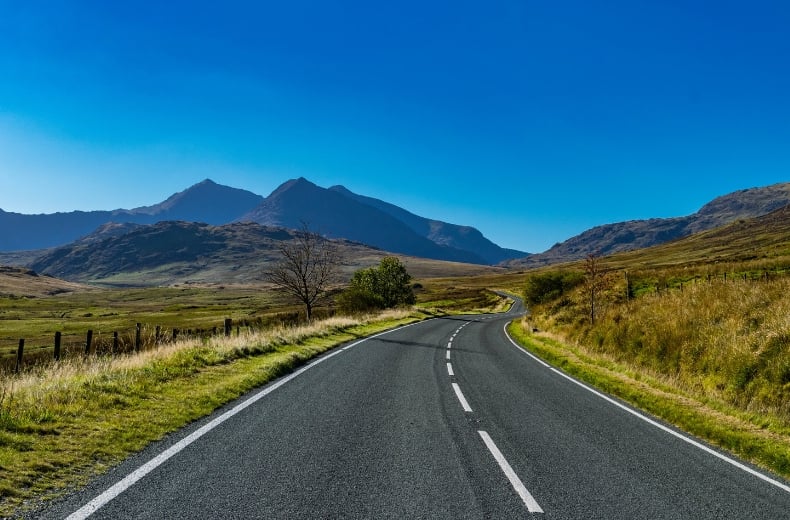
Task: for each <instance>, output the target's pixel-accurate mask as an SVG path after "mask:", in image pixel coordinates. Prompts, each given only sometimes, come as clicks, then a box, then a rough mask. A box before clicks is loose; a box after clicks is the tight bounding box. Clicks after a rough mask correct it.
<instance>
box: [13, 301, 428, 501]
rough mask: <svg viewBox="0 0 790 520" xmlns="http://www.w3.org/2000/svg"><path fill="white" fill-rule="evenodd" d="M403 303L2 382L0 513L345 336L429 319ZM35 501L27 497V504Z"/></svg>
mask: <svg viewBox="0 0 790 520" xmlns="http://www.w3.org/2000/svg"><path fill="white" fill-rule="evenodd" d="M426 316H428V314H426V313H415V312H413V311H408V310H395V311H388V312H386V313H382V314H377V315H369V316H361V317H355V318H341V317H338V318H331V319H327V320H324V321H320V322H314V323H312V324H309V325H300V326H293V327H286V326H279V327H273V328H271V329H268V330H265V331H260V332H254V333H242V334H240V335H238V336H235V335H234V336H231V337H229V338H226V337H224V336H217V337H212V338H209V339H204V340H199V339H190V340H183V341H178V342H176V343H174V344H169V345H167V346H162V347H160V348H156V349H152V350H148V351H144V352H141V353H139V354H134V355H125V356H118V357H109V356H107V357H101V356H99V357H90V358H87V359H85V360H82V359H71V360H66V361H64V362H61V363H58V364H54V363H52V364H48V365H41V366H37V367H35V368H33V369H31V370H29V371H26V372H24V373H23V374H20V375H19V376H10V377H5V378H3V379H2V380H1V381H0V516H2V515H7V514H11V513H13V512H15V511H16V512H18V511H19V508H24V507H27V506H29V505H30V504H31V503H30V502H26V500H30V499H31V498H33V497H37V498H39V499H40V498H42V497H43V498H46V497H52V496H56V495H57V494H58V493H60V492H62V491H63V490H64V489H66V488H69V487H72V486H76V485H79V484H81V483H84V482H85V481H86V480H87V479H88V478H90V477H91V476H92V475H95V474H96V473H97V472H101V471H103V470H105V469H106V468H107V467H109V466H110V465H112V464H115V463H117V462H118V461H120V460H122V459H123V458H124V457H125V456H127V455H128V454H129V453H132V452H134V451H137V450H139V449H141V448H142V447H144V446H145V445H146V444H147V443H149V442H151V441H153V440H156V439H159V438H161V437H162V436H163V435H164V434H166V433H167V432H171V431H174V430H176V429H178V428H180V427H182V426H184V425H186V424H188V423H189V422H191V421H193V420H195V419H197V418H199V417H202V416H204V415H206V414H208V413H210V412H211V411H212V410H214V409H215V408H217V407H218V406H220V405H222V404H224V403H226V402H228V401H230V400H232V399H234V398H236V397H239V396H240V395H242V394H243V393H245V392H248V391H250V390H251V389H253V388H255V387H257V386H260V385H262V384H264V383H266V382H267V381H270V380H271V379H273V378H275V377H277V376H279V375H282V374H283V373H286V372H288V371H290V370H292V369H293V368H294V367H295V366H298V365H299V364H301V363H304V362H305V361H306V360H308V359H310V358H311V357H314V356H316V355H318V354H321V353H322V352H325V351H326V350H327V349H329V348H332V347H333V346H334V345H337V344H339V343H342V342H345V341H350V340H353V339H355V338H358V337H362V336H365V335H369V334H371V333H374V332H376V331H380V330H384V329H387V328H390V327H394V326H397V325H401V324H404V323H409V322H413V321H416V320H419V319H423V318H424V317H426ZM26 504H27V505H26Z"/></svg>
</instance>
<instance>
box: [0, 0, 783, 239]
mask: <svg viewBox="0 0 790 520" xmlns="http://www.w3.org/2000/svg"><path fill="white" fill-rule="evenodd" d="M788 28H790V2H787V1H786V0H777V1H764V0H753V1H750V2H742V1H738V2H735V1H727V0H710V1H704V2H700V1H695V0H678V1H670V0H664V1H658V0H655V1H641V0H615V1H601V2H591V1H587V0H564V1H563V0H556V1H531V0H522V1H502V0H496V1H487V2H480V1H465V0H452V1H447V2H430V1H418V2H414V1H410V0H407V1H397V2H370V1H367V0H366V1H343V0H340V1H331V2H330V1H322V2H315V1H304V0H288V1H276V2H275V1H265V0H264V1H257V2H238V1H224V2H200V1H195V2H183V1H167V2H148V1H142V0H141V1H136V2H105V1H98V0H97V1H91V2H87V1H78V0H64V1H56V0H53V1H44V2H37V1H35V0H32V1H29V2H28V1H18V0H10V1H9V0H0V208H2V209H4V210H6V211H17V212H23V213H50V212H54V211H68V210H74V209H114V208H119V207H124V208H129V207H136V206H142V205H148V204H152V203H156V202H159V201H161V200H163V199H164V198H166V197H167V196H169V195H170V194H172V193H174V192H176V191H180V190H183V189H185V188H186V187H188V186H190V185H192V184H194V183H197V182H199V181H201V180H203V179H204V178H211V179H213V180H214V181H216V182H219V183H221V184H227V185H230V186H234V187H239V188H245V189H249V190H251V191H254V192H256V193H259V194H261V195H264V196H265V195H268V194H269V193H270V192H271V191H272V190H273V189H274V188H276V187H277V186H278V185H279V184H280V183H282V182H284V181H286V180H288V179H290V178H294V177H299V176H304V177H306V178H308V179H310V180H312V181H313V182H315V183H317V184H319V185H321V186H325V187H328V186H331V185H333V184H343V185H345V186H346V187H348V188H349V189H351V190H353V191H355V192H358V193H361V194H363V195H368V196H373V197H378V198H382V199H385V200H387V201H390V202H393V203H395V204H399V205H401V206H403V207H405V208H407V209H409V210H411V211H413V212H415V213H418V214H421V215H423V216H426V217H431V218H438V219H442V220H447V221H450V222H453V223H458V224H468V225H473V226H476V227H478V228H479V229H480V230H481V231H483V233H484V234H485V235H486V236H488V237H489V238H491V239H492V240H494V241H495V242H497V243H498V244H500V245H502V246H506V247H513V248H518V249H522V250H526V251H530V252H540V251H543V250H545V249H547V248H548V247H550V246H551V245H552V244H553V243H555V242H558V241H562V240H565V239H567V238H569V237H571V236H573V235H575V234H577V233H579V232H581V231H583V230H585V229H587V228H589V227H592V226H594V225H598V224H603V223H610V222H617V221H622V220H630V219H637V218H650V217H670V216H678V215H686V214H689V213H693V212H694V211H696V210H697V209H698V208H699V207H700V206H701V205H702V204H704V203H705V202H707V201H708V200H710V199H712V198H714V197H716V196H718V195H722V194H725V193H728V192H731V191H734V190H738V189H743V188H748V187H753V186H762V185H767V184H773V183H776V182H784V181H790V29H788Z"/></svg>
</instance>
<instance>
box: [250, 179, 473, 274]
mask: <svg viewBox="0 0 790 520" xmlns="http://www.w3.org/2000/svg"><path fill="white" fill-rule="evenodd" d="M240 220H242V221H252V222H257V223H258V224H262V225H266V226H282V227H286V228H291V229H295V228H299V227H301V225H302V223H307V224H308V226H309V227H310V228H311V229H312V230H314V231H317V232H318V233H321V234H322V235H325V236H328V237H331V238H345V239H348V240H353V241H355V242H361V243H363V244H368V245H370V246H373V247H377V248H381V249H384V250H386V251H392V252H395V253H399V254H405V255H410V256H418V257H421V258H430V259H435V260H448V261H455V262H466V263H474V264H486V263H487V262H486V261H485V259H483V258H482V257H481V256H480V255H479V254H477V253H476V252H474V251H465V250H461V249H456V248H454V247H450V246H447V245H442V244H437V243H436V242H433V241H432V240H429V239H428V238H426V237H424V236H420V235H419V234H417V233H415V232H414V231H413V230H412V229H411V228H410V227H409V226H407V225H406V224H404V223H403V222H401V221H400V220H398V219H397V218H394V217H392V216H391V215H389V214H387V213H385V212H384V211H381V210H380V209H378V208H376V207H374V206H371V205H368V204H363V203H361V202H359V201H357V200H355V199H354V198H351V197H348V196H346V195H345V194H343V193H340V192H338V191H333V190H328V189H325V188H321V187H319V186H316V185H315V184H313V183H312V182H310V181H308V180H306V179H304V178H299V179H294V180H291V181H288V182H286V183H285V184H283V185H281V186H280V187H279V188H277V189H276V190H275V191H274V192H272V194H271V195H269V196H268V197H266V199H265V200H264V201H263V202H262V203H261V204H260V205H259V206H258V207H256V208H255V209H254V210H252V211H251V212H249V213H248V214H246V215H244V217H242V218H241V219H240Z"/></svg>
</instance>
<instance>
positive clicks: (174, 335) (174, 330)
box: [173, 327, 178, 342]
mask: <svg viewBox="0 0 790 520" xmlns="http://www.w3.org/2000/svg"><path fill="white" fill-rule="evenodd" d="M177 337H178V329H177V328H175V327H173V342H175V341H176V338H177Z"/></svg>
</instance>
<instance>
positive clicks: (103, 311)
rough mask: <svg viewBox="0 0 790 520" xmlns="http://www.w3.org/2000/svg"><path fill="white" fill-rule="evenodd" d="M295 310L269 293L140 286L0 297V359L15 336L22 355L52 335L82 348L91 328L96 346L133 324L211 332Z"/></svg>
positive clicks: (125, 336) (126, 334)
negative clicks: (21, 344)
mask: <svg viewBox="0 0 790 520" xmlns="http://www.w3.org/2000/svg"><path fill="white" fill-rule="evenodd" d="M299 311H300V309H299V307H296V306H291V305H288V304H287V302H285V301H283V299H282V297H281V296H279V295H278V294H276V293H273V292H271V291H262V290H260V289H245V288H228V289H220V288H192V287H175V288H145V289H112V290H109V289H103V290H101V289H99V290H90V291H82V292H74V293H67V294H59V295H56V296H49V297H39V298H19V297H9V296H6V297H0V359H2V358H3V357H11V356H13V355H15V352H16V346H17V344H18V341H19V338H24V339H25V341H26V347H25V348H26V351H28V352H33V351H35V350H40V349H42V348H43V349H45V350H47V351H51V350H52V346H53V343H54V335H55V332H56V331H60V332H62V334H63V340H62V341H63V344H64V346H65V345H68V344H75V345H82V344H84V341H85V336H86V332H87V330H88V329H92V330H93V331H94V334H95V336H94V337H95V341H96V342H97V343H98V344H101V343H102V341H104V342H105V343H106V342H108V341H109V340H110V338H111V337H112V333H113V331H118V332H119V334H120V335H121V339H122V340H125V341H126V342H127V343H128V342H130V341H131V337H132V336H133V333H134V329H135V324H136V323H142V324H143V325H144V328H145V330H146V331H147V332H148V333H152V332H153V330H154V329H155V327H156V326H157V325H158V326H161V327H162V329H163V331H164V332H166V333H169V332H170V331H171V330H172V329H173V328H179V329H180V330H181V331H186V330H187V329H212V328H213V327H221V326H222V324H223V320H224V318H232V319H233V320H234V323H239V322H243V321H245V320H246V321H247V322H252V323H254V324H255V326H257V327H261V326H265V325H268V324H270V323H273V322H275V323H276V322H277V321H278V320H279V319H284V320H288V319H289V318H288V316H289V315H293V314H296V313H298V312H299Z"/></svg>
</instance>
